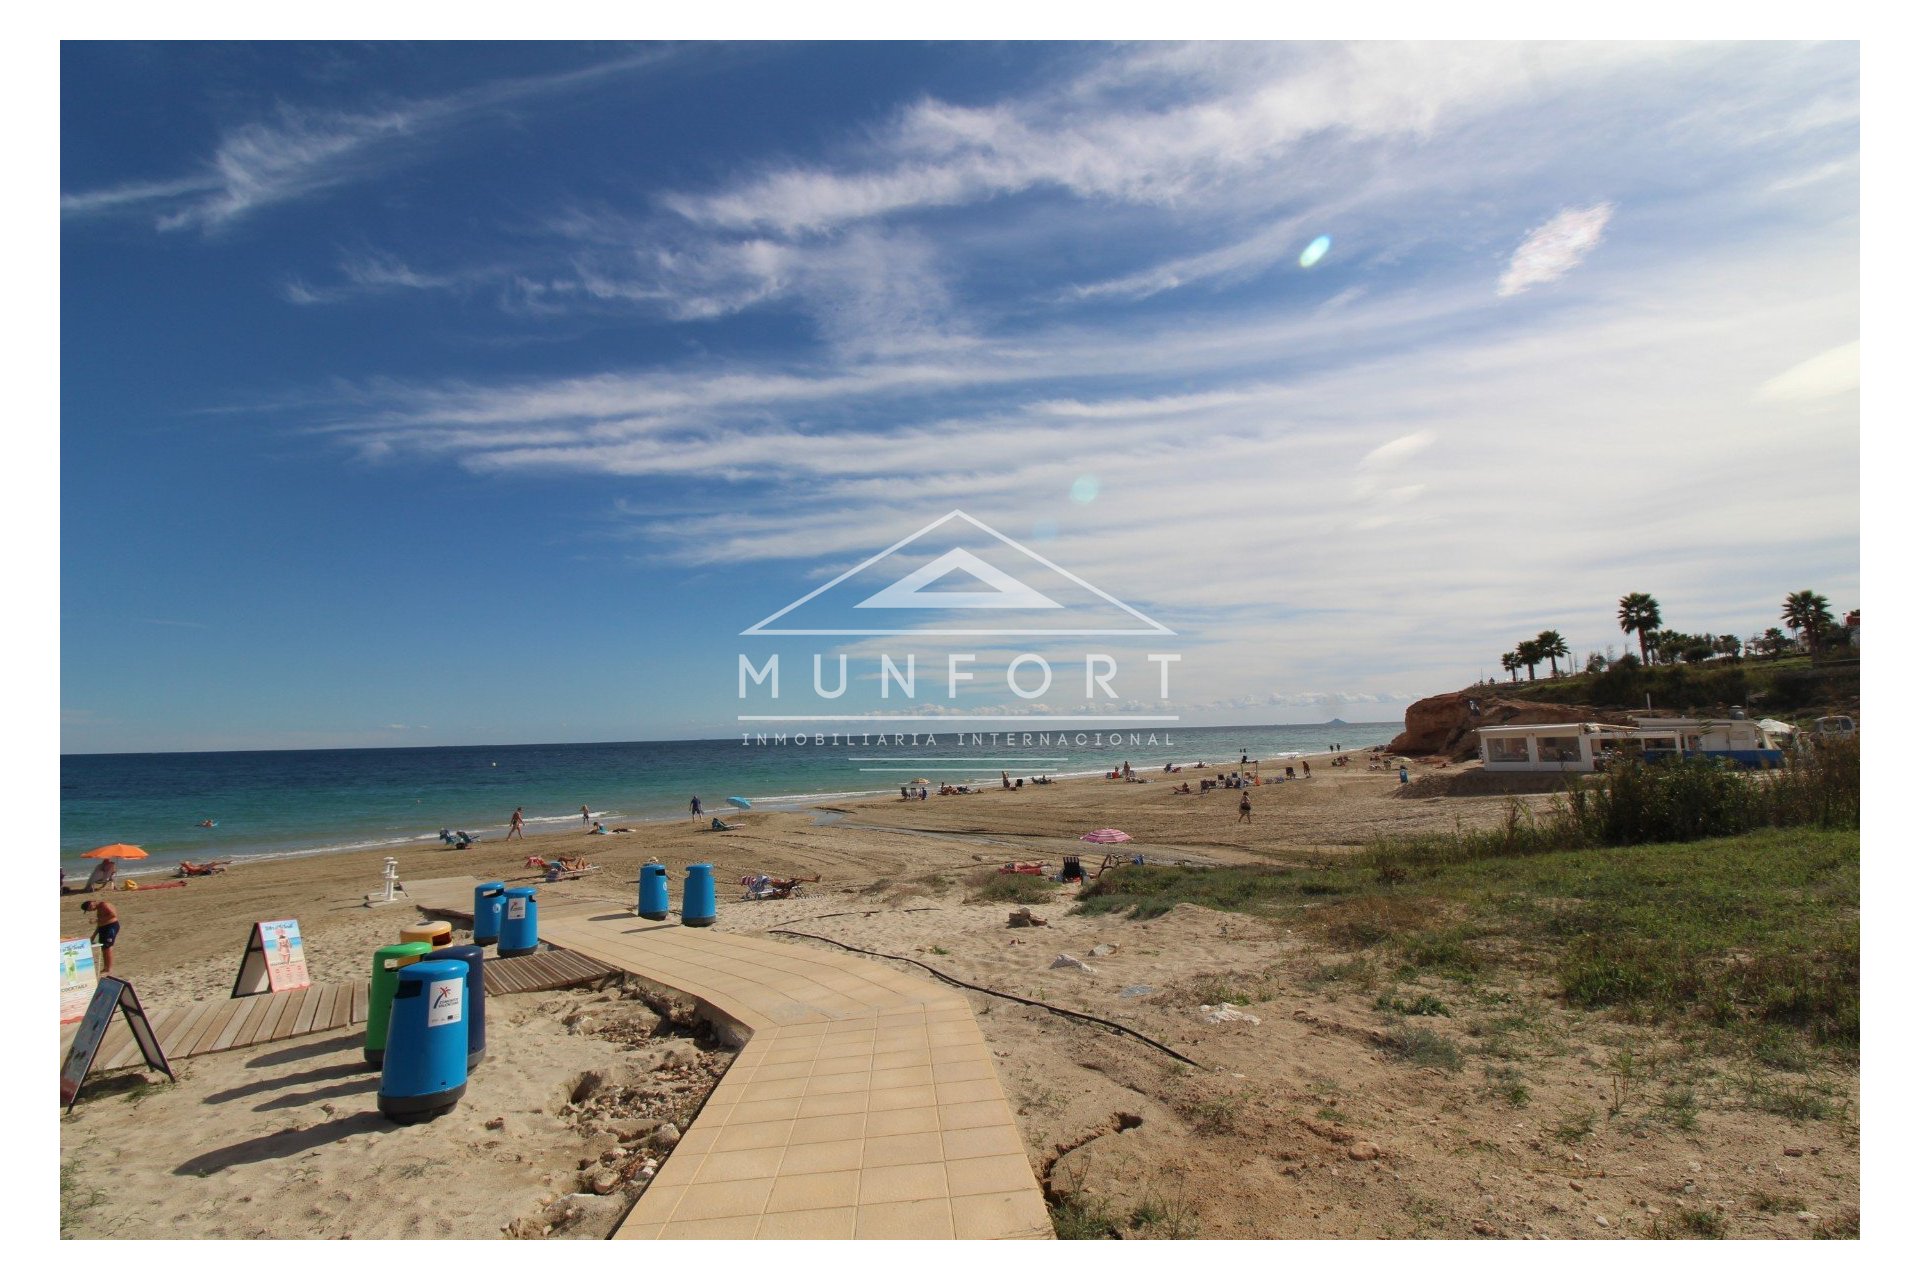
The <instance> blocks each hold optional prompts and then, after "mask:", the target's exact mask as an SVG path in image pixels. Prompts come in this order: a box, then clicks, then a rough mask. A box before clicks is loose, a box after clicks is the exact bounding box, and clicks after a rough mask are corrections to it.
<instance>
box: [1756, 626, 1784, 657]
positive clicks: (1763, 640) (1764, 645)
mask: <svg viewBox="0 0 1920 1280" xmlns="http://www.w3.org/2000/svg"><path fill="white" fill-rule="evenodd" d="M1760 648H1761V651H1762V652H1764V653H1765V654H1766V655H1767V656H1768V657H1769V658H1777V657H1779V656H1780V655H1781V654H1783V653H1785V652H1786V651H1787V633H1786V632H1784V631H1782V630H1781V629H1780V628H1778V627H1768V628H1767V630H1766V633H1765V634H1764V635H1762V636H1761V637H1760Z"/></svg>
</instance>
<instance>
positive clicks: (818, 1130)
mask: <svg viewBox="0 0 1920 1280" xmlns="http://www.w3.org/2000/svg"><path fill="white" fill-rule="evenodd" d="M868 1123H869V1117H868V1116H867V1109H866V1107H865V1106H864V1105H863V1106H861V1107H860V1108H859V1109H858V1110H856V1111H850V1112H845V1113H842V1114H840V1115H831V1116H802V1117H800V1118H799V1119H798V1120H795V1121H794V1122H793V1133H792V1136H791V1137H789V1138H788V1139H787V1141H788V1143H789V1144H790V1147H798V1146H801V1145H804V1144H807V1143H815V1142H844V1141H846V1140H847V1139H849V1138H863V1137H865V1136H866V1132H867V1125H868Z"/></svg>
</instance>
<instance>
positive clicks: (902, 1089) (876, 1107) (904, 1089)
mask: <svg viewBox="0 0 1920 1280" xmlns="http://www.w3.org/2000/svg"><path fill="white" fill-rule="evenodd" d="M867 1099H868V1101H867V1109H868V1110H870V1111H890V1110H892V1109H893V1108H895V1107H928V1106H933V1105H935V1104H936V1103H938V1102H939V1099H938V1098H937V1097H935V1096H934V1092H933V1086H932V1085H930V1084H908V1085H901V1086H899V1087H898V1088H893V1089H875V1090H873V1091H872V1092H871V1093H869V1094H868V1095H867ZM743 1105H752V1104H743Z"/></svg>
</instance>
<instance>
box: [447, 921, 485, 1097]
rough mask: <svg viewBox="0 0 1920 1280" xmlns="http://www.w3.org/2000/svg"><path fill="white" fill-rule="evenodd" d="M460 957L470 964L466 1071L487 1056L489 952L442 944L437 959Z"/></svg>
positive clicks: (470, 1070) (481, 949)
mask: <svg viewBox="0 0 1920 1280" xmlns="http://www.w3.org/2000/svg"><path fill="white" fill-rule="evenodd" d="M441 957H445V958H446V959H448V960H458V961H460V962H461V963H462V964H464V965H466V966H467V1070H468V1072H472V1070H473V1069H474V1068H475V1067H477V1066H479V1065H480V1064H481V1063H482V1062H484V1061H486V1057H487V964H486V961H487V953H486V950H485V949H484V948H482V947H473V946H459V947H442V948H440V950H438V951H436V952H434V958H435V959H436V960H437V959H440V958H441Z"/></svg>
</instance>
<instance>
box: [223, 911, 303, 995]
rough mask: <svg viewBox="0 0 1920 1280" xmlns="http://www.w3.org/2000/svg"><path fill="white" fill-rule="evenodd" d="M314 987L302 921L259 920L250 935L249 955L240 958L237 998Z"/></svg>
mask: <svg viewBox="0 0 1920 1280" xmlns="http://www.w3.org/2000/svg"><path fill="white" fill-rule="evenodd" d="M311 985H312V982H311V980H310V979H309V978H308V977H307V953H306V950H305V948H304V947H303V946H302V944H301V941H300V922H299V921H298V920H258V921H255V922H254V926H253V929H252V931H251V932H250V933H248V934H247V949H246V952H245V953H244V954H243V955H241V957H240V972H239V974H238V975H237V976H236V977H235V978H234V980H233V994H234V996H235V997H236V998H238V997H240V996H258V995H265V994H267V993H268V992H270V991H297V990H299V989H300V988H301V987H306V986H311Z"/></svg>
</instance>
